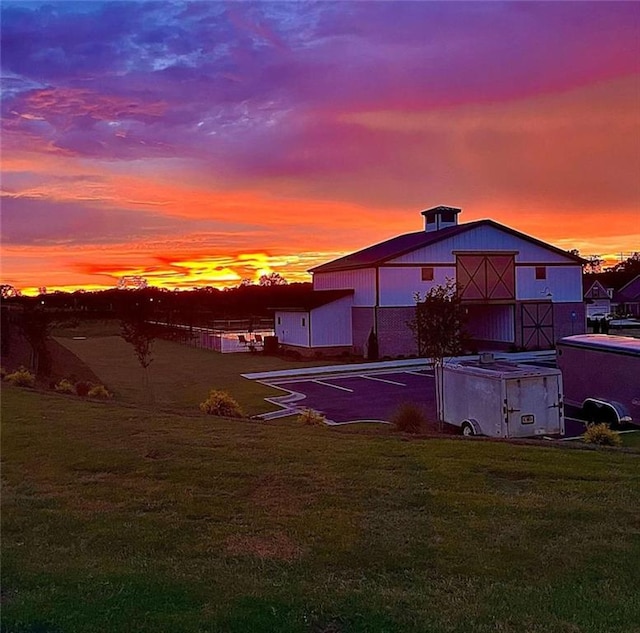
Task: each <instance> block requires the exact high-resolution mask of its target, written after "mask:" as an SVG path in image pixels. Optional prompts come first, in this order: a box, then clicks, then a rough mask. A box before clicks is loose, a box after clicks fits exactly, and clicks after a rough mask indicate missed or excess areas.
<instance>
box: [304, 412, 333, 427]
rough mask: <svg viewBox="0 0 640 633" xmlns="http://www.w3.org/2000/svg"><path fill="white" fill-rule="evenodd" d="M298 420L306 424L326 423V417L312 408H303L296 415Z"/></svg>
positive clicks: (320, 424) (321, 424)
mask: <svg viewBox="0 0 640 633" xmlns="http://www.w3.org/2000/svg"><path fill="white" fill-rule="evenodd" d="M298 422H301V423H302V424H305V425H307V426H324V425H325V424H326V423H327V418H325V417H324V415H322V413H319V412H318V411H314V410H313V409H303V410H302V411H300V415H299V416H298Z"/></svg>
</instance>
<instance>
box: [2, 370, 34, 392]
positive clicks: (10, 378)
mask: <svg viewBox="0 0 640 633" xmlns="http://www.w3.org/2000/svg"><path fill="white" fill-rule="evenodd" d="M6 380H7V382H10V383H11V384H12V385H15V386H16V387H33V386H34V385H35V384H36V377H35V376H34V375H33V374H32V373H31V372H30V371H29V370H28V369H27V368H26V367H20V368H19V369H16V371H14V372H12V373H10V374H7V376H6Z"/></svg>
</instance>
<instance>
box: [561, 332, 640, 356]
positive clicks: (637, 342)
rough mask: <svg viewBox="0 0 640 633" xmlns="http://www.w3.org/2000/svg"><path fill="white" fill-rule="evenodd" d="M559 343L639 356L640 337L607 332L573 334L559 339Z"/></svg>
mask: <svg viewBox="0 0 640 633" xmlns="http://www.w3.org/2000/svg"><path fill="white" fill-rule="evenodd" d="M559 343H560V344H561V345H568V346H570V347H585V348H587V349H601V350H603V351H611V352H618V353H620V352H621V353H623V354H631V355H632V356H640V339H638V338H634V337H632V336H613V335H609V334H575V335H574V336H566V337H564V338H562V339H560V341H559Z"/></svg>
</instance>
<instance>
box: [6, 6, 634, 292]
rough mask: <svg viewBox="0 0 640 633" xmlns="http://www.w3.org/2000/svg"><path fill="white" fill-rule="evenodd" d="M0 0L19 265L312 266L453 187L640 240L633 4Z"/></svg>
mask: <svg viewBox="0 0 640 633" xmlns="http://www.w3.org/2000/svg"><path fill="white" fill-rule="evenodd" d="M1 6H2V32H1V41H2V58H1V61H2V137H1V141H2V199H1V202H2V224H1V228H2V270H1V275H0V281H2V282H3V283H10V284H12V285H14V286H16V287H17V288H20V289H23V290H26V291H27V292H28V291H29V289H33V288H37V287H40V286H46V287H47V288H48V289H49V290H53V289H56V288H58V289H69V290H72V289H75V288H80V287H82V288H100V287H104V288H108V287H114V286H115V285H116V283H117V281H118V279H119V278H120V277H123V276H127V275H143V276H144V277H146V278H147V280H148V282H149V284H150V285H156V286H164V287H168V288H176V287H181V288H191V287H194V286H202V285H216V286H224V285H237V284H238V283H239V282H240V280H241V279H243V278H250V279H252V280H257V278H258V277H259V276H260V275H261V274H263V273H265V272H270V271H276V272H279V273H280V274H282V275H283V276H284V277H286V278H287V279H288V280H289V281H301V280H305V281H306V280H309V276H308V275H307V274H306V272H305V271H306V270H307V269H309V268H311V267H312V266H314V265H318V264H320V263H323V262H325V261H328V260H330V259H333V258H335V257H338V256H340V255H342V254H344V253H346V252H351V251H353V250H356V249H360V248H362V247H365V246H368V245H370V244H372V243H375V242H378V241H381V240H384V239H387V238H389V237H392V236H394V235H397V234H400V233H405V232H409V231H415V230H419V229H421V228H422V217H421V216H420V211H421V210H422V209H425V208H428V207H431V206H435V205H438V204H447V205H452V206H458V207H462V208H463V213H462V214H461V217H460V220H461V221H462V222H468V221H471V220H476V219H480V218H492V219H494V220H496V221H498V222H501V223H504V224H507V225H509V226H511V227H513V228H515V229H517V230H520V231H523V232H525V233H528V234H530V235H533V236H534V237H537V238H540V239H543V240H546V241H549V242H550V243H552V244H554V245H556V246H559V247H561V248H564V249H571V248H578V249H579V250H580V253H581V254H582V255H585V256H586V255H590V254H599V255H604V256H608V257H615V256H616V254H617V255H618V256H619V254H620V253H621V252H622V253H625V254H627V255H628V254H630V252H631V251H638V250H640V3H638V2H620V3H617V2H534V3H529V2H507V3H502V2H470V3H467V2H442V3H441V2H426V1H415V2H402V1H400V2H384V1H382V2H364V1H360V2H355V1H342V2H310V1H309V2H278V3H272V2H166V1H163V2H11V1H10V0H3V1H2V5H1Z"/></svg>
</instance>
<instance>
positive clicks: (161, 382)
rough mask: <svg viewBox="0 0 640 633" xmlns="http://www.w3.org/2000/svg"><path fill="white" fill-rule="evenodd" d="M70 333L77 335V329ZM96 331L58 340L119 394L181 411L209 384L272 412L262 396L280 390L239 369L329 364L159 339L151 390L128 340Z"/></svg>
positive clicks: (193, 406)
mask: <svg viewBox="0 0 640 633" xmlns="http://www.w3.org/2000/svg"><path fill="white" fill-rule="evenodd" d="M79 331H82V332H85V330H83V329H81V330H79ZM71 332H74V335H75V332H76V330H71ZM62 333H64V332H60V334H62ZM67 333H68V331H67ZM92 334H93V335H92ZM95 334H96V332H95V331H94V330H90V331H89V332H87V333H84V334H83V335H85V336H86V335H88V336H89V338H87V339H85V340H74V339H73V338H71V337H70V336H68V335H67V336H57V337H56V340H57V341H58V342H59V343H61V344H62V345H64V346H65V347H66V348H67V349H69V350H71V351H72V352H73V353H74V354H75V355H76V356H78V358H80V359H81V360H82V361H83V362H85V363H86V364H87V365H88V366H89V367H90V368H91V369H92V370H93V371H94V372H95V373H96V374H97V375H98V376H99V377H100V379H101V380H102V381H103V382H104V384H105V385H106V386H107V387H108V388H109V389H110V390H111V391H112V392H113V393H114V394H115V396H116V398H117V399H119V400H122V401H124V402H129V403H132V404H138V405H145V406H146V405H148V404H149V402H150V398H151V397H152V398H153V399H154V401H155V402H156V404H157V405H158V406H160V407H163V408H170V409H175V410H180V411H183V410H184V411H189V410H191V411H197V410H198V405H199V404H200V403H201V402H202V401H203V400H204V399H205V398H206V397H207V395H208V393H209V390H210V389H222V390H225V391H228V392H229V393H231V395H233V396H234V397H235V398H236V399H237V400H238V402H239V403H240V404H241V405H242V407H243V409H244V411H245V413H246V414H247V415H249V416H251V415H256V414H258V413H265V412H267V411H273V410H274V409H276V407H274V406H273V405H270V404H268V403H267V402H265V401H264V398H267V397H269V396H277V395H282V393H283V392H282V391H280V390H277V389H273V388H271V387H267V386H265V385H262V384H260V383H258V382H256V381H251V380H247V379H245V378H242V376H241V374H243V373H248V372H257V371H271V370H278V369H288V368H300V367H308V366H315V365H323V364H324V365H326V364H327V362H326V361H325V362H314V361H309V362H299V361H285V360H282V359H280V358H276V357H274V356H265V355H263V354H250V353H238V354H219V353H217V352H212V351H209V350H202V349H196V348H194V347H189V346H188V345H182V344H180V343H175V342H171V341H164V340H157V341H155V342H154V346H153V362H152V363H151V366H150V367H149V369H148V373H149V382H150V385H151V392H150V393H151V395H150V393H149V391H148V390H147V389H146V387H145V381H144V374H143V370H142V368H141V367H140V365H139V363H138V360H137V359H136V357H135V355H134V352H133V348H132V347H131V345H129V344H128V343H126V342H125V341H124V339H122V338H121V337H120V336H118V335H111V336H97V335H95Z"/></svg>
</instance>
